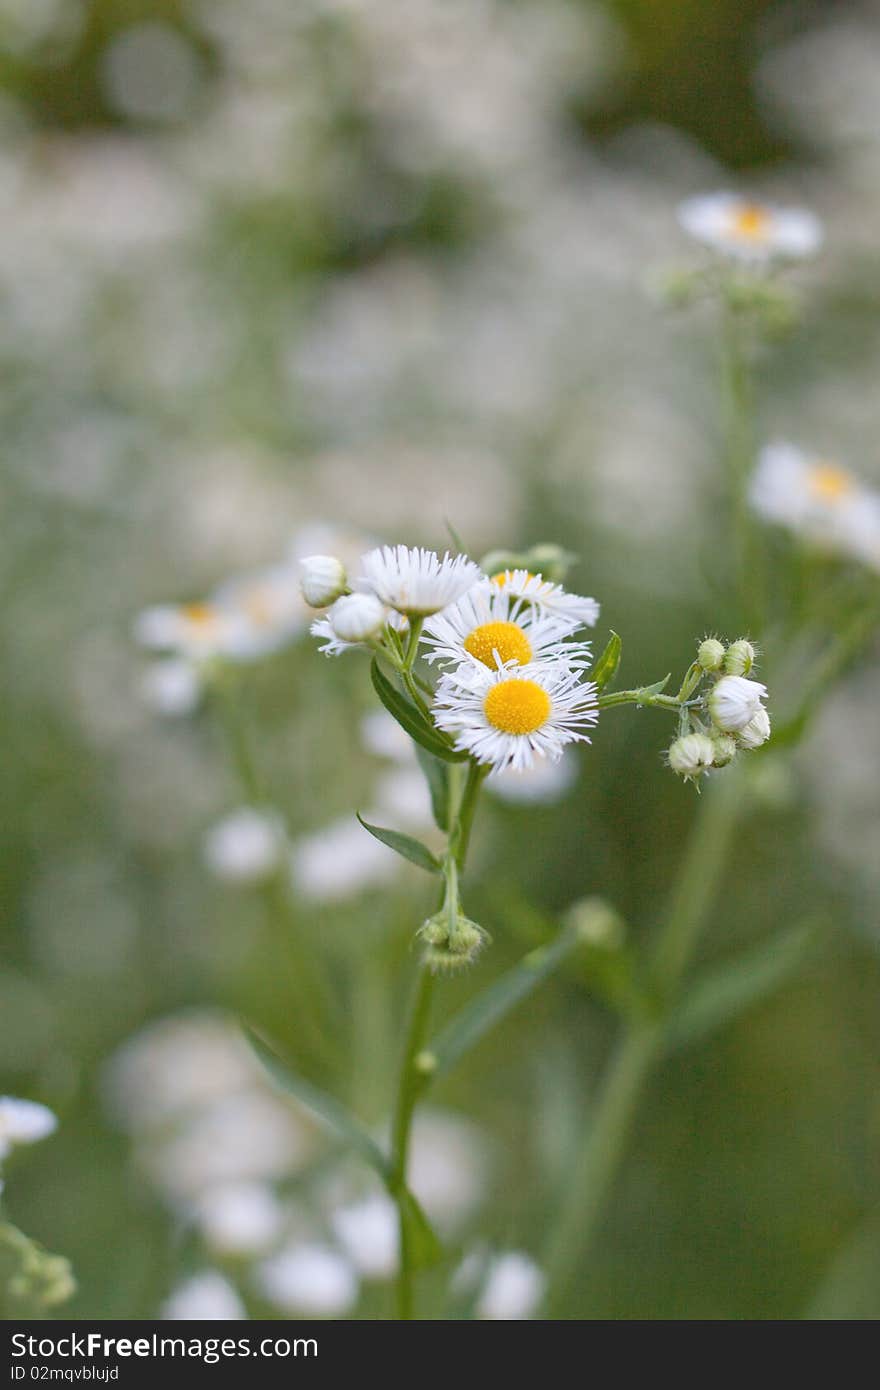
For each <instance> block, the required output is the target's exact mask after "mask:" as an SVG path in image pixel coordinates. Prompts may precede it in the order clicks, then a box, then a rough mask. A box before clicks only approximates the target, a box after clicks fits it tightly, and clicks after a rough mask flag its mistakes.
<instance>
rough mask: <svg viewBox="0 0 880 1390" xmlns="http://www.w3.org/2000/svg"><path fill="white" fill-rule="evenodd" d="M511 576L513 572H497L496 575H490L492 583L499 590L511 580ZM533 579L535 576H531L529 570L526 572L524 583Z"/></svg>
mask: <svg viewBox="0 0 880 1390" xmlns="http://www.w3.org/2000/svg"><path fill="white" fill-rule="evenodd" d="M513 574H514V571H513V570H499V572H498V573H497V574H493V575H492V583H493V584H497V585H498V588H499V589H503V588H504V586H505V584H509V583H510V581H511V579H512V578H513ZM534 578H535V575H533V574H532V573H531V572H530V571H529V570H526V582H528V581H529V580H530V579H534Z"/></svg>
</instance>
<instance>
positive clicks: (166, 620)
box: [134, 600, 246, 661]
mask: <svg viewBox="0 0 880 1390" xmlns="http://www.w3.org/2000/svg"><path fill="white" fill-rule="evenodd" d="M245 628H246V623H245V620H244V618H243V617H242V615H241V614H240V613H237V612H235V611H234V610H231V609H227V608H224V607H221V606H220V605H219V604H217V603H213V602H210V601H207V600H206V601H199V602H195V603H163V604H156V605H154V606H153V607H151V608H145V609H144V610H143V611H142V612H141V613H139V614H138V616H137V618H136V619H135V622H134V638H135V641H136V642H139V643H140V645H141V646H142V647H147V648H149V650H150V651H164V652H174V653H176V654H177V655H178V656H181V657H184V658H186V659H188V660H190V661H211V660H214V659H216V658H218V657H223V656H228V655H229V654H230V652H231V651H232V650H233V649H235V648H236V647H237V646H238V645H239V643H240V642H242V641H244V639H245Z"/></svg>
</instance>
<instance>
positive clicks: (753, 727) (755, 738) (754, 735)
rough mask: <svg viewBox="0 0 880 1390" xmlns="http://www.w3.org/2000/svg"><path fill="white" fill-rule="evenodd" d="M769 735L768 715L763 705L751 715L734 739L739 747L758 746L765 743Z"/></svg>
mask: <svg viewBox="0 0 880 1390" xmlns="http://www.w3.org/2000/svg"><path fill="white" fill-rule="evenodd" d="M769 737H770V716H769V714H768V713H767V711H766V710H765V709H764V707H763V705H762V706H761V708H760V709H759V710H758V712H757V714H755V715H753V716H752V718H751V719H750V720H749V722H748V724H746V726H745V728H743V729H740V731H739V733H738V734H737V736H736V741H737V743H738V744H739V746H740V748H747V749H752V748H760V747H761V744H762V743H766V742H767V740H768V738H769Z"/></svg>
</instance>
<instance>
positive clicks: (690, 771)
mask: <svg viewBox="0 0 880 1390" xmlns="http://www.w3.org/2000/svg"><path fill="white" fill-rule="evenodd" d="M666 757H667V759H668V761H669V766H670V767H671V768H672V771H673V772H677V773H678V775H679V777H684V778H685V779H686V780H691V779H693V778H695V777H701V776H702V774H703V773H704V772H706V771H708V769H709V768H710V767H711V766H712V763H713V762H714V760H715V747H714V744H713V743H712V740H711V739H710V738H708V737H707V735H706V734H684V735H683V736H682V737H681V738H677V739H676V740H675V742H674V743H673V744H672V745H671V747H670V749H669V752H668V753H667V754H666Z"/></svg>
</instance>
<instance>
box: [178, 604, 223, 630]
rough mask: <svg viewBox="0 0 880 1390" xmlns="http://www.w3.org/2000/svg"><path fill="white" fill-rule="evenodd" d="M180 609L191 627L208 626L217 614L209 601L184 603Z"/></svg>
mask: <svg viewBox="0 0 880 1390" xmlns="http://www.w3.org/2000/svg"><path fill="white" fill-rule="evenodd" d="M180 611H181V613H182V614H183V616H184V618H186V621H187V622H188V623H192V625H193V627H210V626H211V624H212V623H213V622H214V620H215V618H216V616H217V615H216V613H215V612H214V609H213V608H212V607H211V605H210V604H209V603H185V604H184V605H183V607H182V608H181V610H180Z"/></svg>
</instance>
